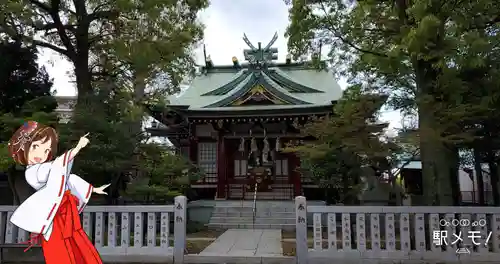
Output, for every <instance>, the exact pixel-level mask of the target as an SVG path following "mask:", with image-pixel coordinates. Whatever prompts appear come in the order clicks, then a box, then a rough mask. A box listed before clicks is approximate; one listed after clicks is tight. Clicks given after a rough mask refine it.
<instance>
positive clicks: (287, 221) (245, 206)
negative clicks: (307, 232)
mask: <svg viewBox="0 0 500 264" xmlns="http://www.w3.org/2000/svg"><path fill="white" fill-rule="evenodd" d="M253 215H254V213H253V201H217V202H216V205H215V207H214V211H213V213H212V216H211V218H210V222H209V223H208V225H207V226H208V227H209V228H213V229H230V228H242V229H283V230H287V231H293V230H294V229H295V204H294V202H293V201H259V200H258V201H257V203H256V211H255V221H254V218H253Z"/></svg>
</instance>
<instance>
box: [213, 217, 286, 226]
mask: <svg viewBox="0 0 500 264" xmlns="http://www.w3.org/2000/svg"><path fill="white" fill-rule="evenodd" d="M210 223H230V224H248V223H254V222H253V217H212V218H211V219H210ZM255 223H256V224H269V225H271V224H273V225H279V224H293V223H295V218H267V217H265V218H263V217H256V218H255Z"/></svg>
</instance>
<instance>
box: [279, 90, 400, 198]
mask: <svg viewBox="0 0 500 264" xmlns="http://www.w3.org/2000/svg"><path fill="white" fill-rule="evenodd" d="M385 99H386V97H385V96H382V95H377V94H368V93H364V92H363V91H362V87H361V85H356V86H351V87H349V88H348V89H347V90H346V91H344V95H343V97H342V98H341V99H340V100H339V101H338V102H337V104H336V105H335V107H334V114H333V115H332V116H329V117H326V118H322V119H318V120H316V121H314V122H312V123H308V124H306V125H305V126H304V127H303V128H302V129H301V132H302V133H303V135H304V136H309V137H311V136H312V137H313V138H315V140H314V141H309V142H305V143H302V144H298V145H295V146H293V147H291V148H289V149H288V150H287V151H296V152H298V154H299V155H300V156H301V161H302V162H301V169H302V170H303V173H306V172H309V173H308V174H310V177H312V178H313V179H314V181H315V182H318V183H319V185H320V186H322V187H324V188H326V189H327V190H328V192H329V193H330V194H332V195H335V196H337V197H336V199H335V200H336V202H342V203H344V204H352V203H355V202H356V201H357V199H358V195H359V194H360V191H361V187H362V184H363V180H364V178H367V177H370V176H369V175H365V171H366V170H365V169H364V168H365V167H369V166H373V167H377V166H378V165H379V163H381V160H387V159H388V158H389V157H390V155H391V153H392V152H393V150H394V149H395V148H396V147H397V146H396V145H394V144H392V142H390V141H389V142H388V141H383V140H381V139H382V136H383V134H384V132H385V129H386V128H387V124H385V123H378V122H375V121H376V120H377V114H376V113H377V111H378V110H379V109H380V107H381V106H382V105H383V103H384V102H385ZM371 176H372V177H374V176H375V175H371Z"/></svg>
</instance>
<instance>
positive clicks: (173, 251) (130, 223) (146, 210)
mask: <svg viewBox="0 0 500 264" xmlns="http://www.w3.org/2000/svg"><path fill="white" fill-rule="evenodd" d="M186 205H187V204H186V197H184V196H178V197H176V198H175V203H174V205H148V206H141V205H134V206H88V207H86V208H85V210H84V212H83V214H82V226H83V229H84V230H85V232H86V233H87V234H88V235H89V237H90V238H91V240H92V241H93V243H94V245H95V247H96V248H97V250H98V251H99V253H100V254H101V256H102V257H103V259H106V257H108V256H111V257H113V256H115V257H119V258H126V257H129V256H131V257H133V256H147V257H149V258H153V259H160V260H162V259H164V260H165V262H168V261H169V260H170V261H171V260H173V259H175V260H176V262H175V263H183V259H184V250H185V247H186V242H185V241H186V220H187V219H186ZM15 209H16V207H15V206H0V234H1V235H0V238H1V239H2V241H1V243H5V244H14V243H23V242H26V241H28V239H29V235H30V234H28V233H27V232H26V231H24V230H22V229H19V228H17V227H16V226H14V225H13V224H12V223H10V221H9V219H10V217H11V216H12V213H13V212H14V211H15ZM33 217H36V216H35V215H34V216H33ZM114 259H116V258H114Z"/></svg>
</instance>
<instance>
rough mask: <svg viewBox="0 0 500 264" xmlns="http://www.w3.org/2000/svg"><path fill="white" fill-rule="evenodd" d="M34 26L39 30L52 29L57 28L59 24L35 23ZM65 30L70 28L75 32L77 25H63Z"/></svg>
mask: <svg viewBox="0 0 500 264" xmlns="http://www.w3.org/2000/svg"><path fill="white" fill-rule="evenodd" d="M33 28H34V29H35V30H37V31H49V30H51V29H57V25H56V24H55V23H48V24H43V25H38V24H34V25H33ZM63 28H64V29H65V30H69V31H71V32H75V30H76V25H63Z"/></svg>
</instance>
